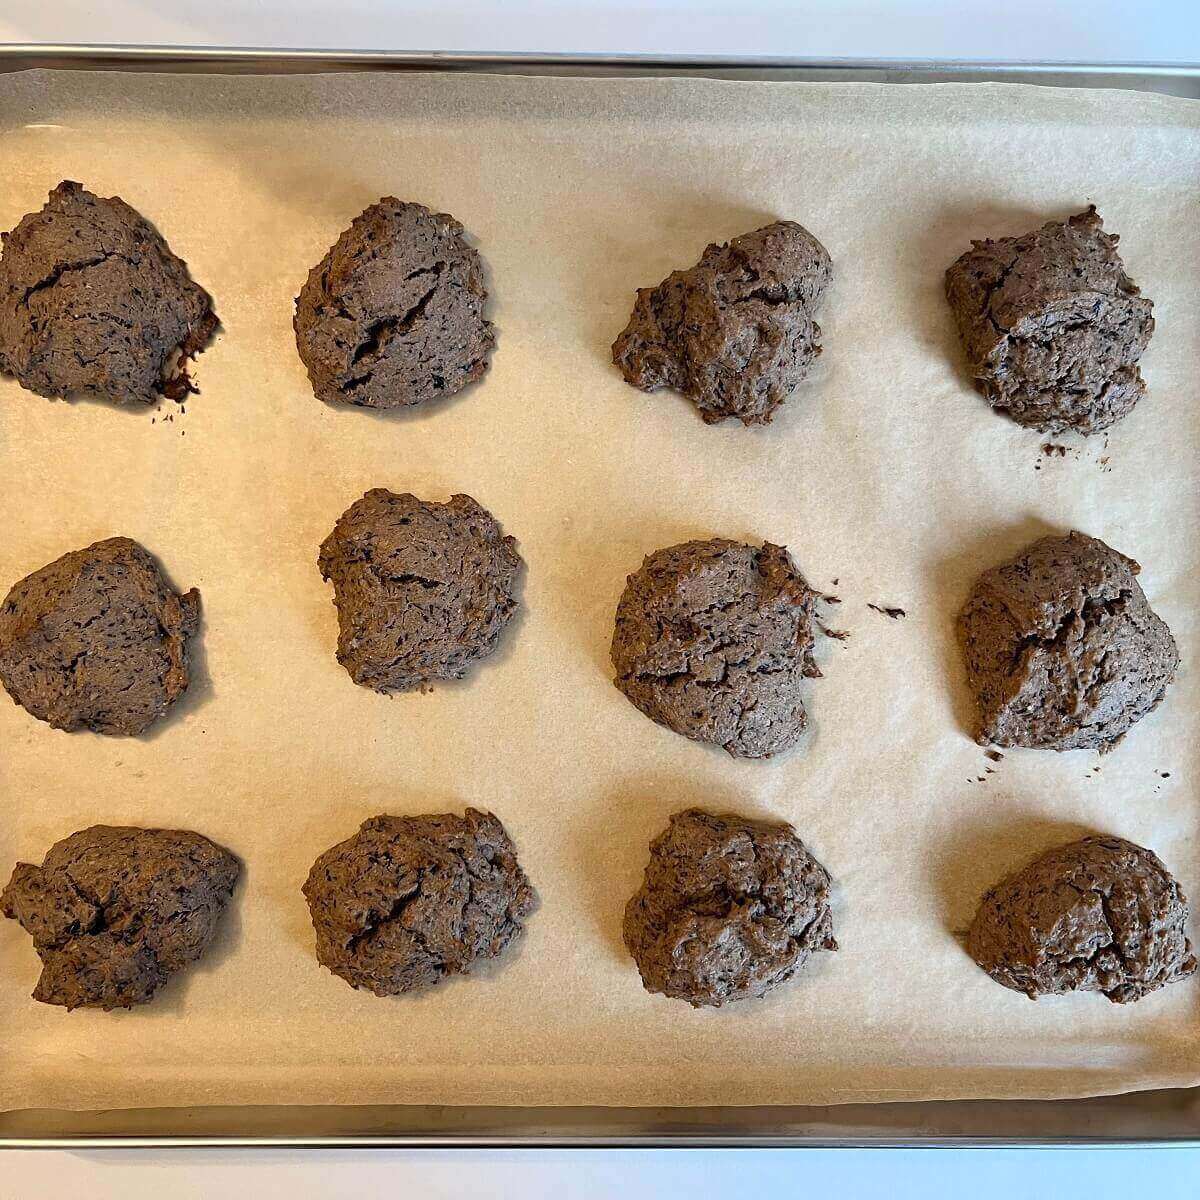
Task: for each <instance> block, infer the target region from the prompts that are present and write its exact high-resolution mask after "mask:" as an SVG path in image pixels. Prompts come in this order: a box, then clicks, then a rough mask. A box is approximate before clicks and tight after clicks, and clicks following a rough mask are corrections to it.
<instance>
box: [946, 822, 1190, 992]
mask: <svg viewBox="0 0 1200 1200" xmlns="http://www.w3.org/2000/svg"><path fill="white" fill-rule="evenodd" d="M1187 923H1188V906H1187V898H1186V897H1185V896H1184V894H1183V893H1182V892H1181V891H1180V890H1179V884H1177V883H1176V882H1175V880H1174V879H1173V878H1172V877H1171V875H1170V873H1169V872H1168V871H1167V869H1166V867H1164V866H1163V864H1162V862H1161V861H1160V860H1159V858H1158V856H1157V855H1155V854H1153V853H1151V851H1149V850H1146V849H1144V848H1143V847H1141V846H1135V845H1134V844H1133V842H1127V841H1125V839H1124V838H1118V837H1087V838H1083V839H1082V840H1081V841H1078V842H1071V843H1070V844H1069V845H1066V846H1059V847H1058V848H1057V849H1055V850H1050V851H1048V852H1047V853H1045V854H1043V855H1042V856H1041V857H1040V858H1037V859H1035V860H1034V861H1033V862H1031V863H1030V864H1029V865H1028V866H1027V867H1025V868H1024V870H1021V871H1018V872H1016V873H1015V874H1013V875H1010V876H1009V877H1008V878H1007V879H1004V880H1002V881H1001V882H1000V883H998V884H997V885H996V886H995V887H994V888H992V889H991V890H990V891H989V892H988V893H987V894H986V895H985V896H984V897H983V901H982V903H981V904H980V906H979V912H978V914H977V915H976V917H975V920H974V922H972V924H971V928H970V930H969V932H968V934H967V953H969V954H970V955H971V957H972V958H973V959H974V960H975V961H976V962H977V963H978V964H979V965H980V966H981V967H982V968H983V969H984V970H985V971H986V972H987V973H988V974H989V975H990V976H991V977H992V978H993V979H994V980H995V981H996V982H997V983H1000V984H1003V985H1004V986H1005V987H1006V988H1012V989H1013V990H1014V991H1017V992H1024V993H1025V995H1027V996H1028V997H1029V998H1030V999H1031V1000H1036V999H1037V998H1038V997H1039V996H1055V995H1061V994H1062V993H1064V992H1101V993H1103V994H1104V995H1105V996H1107V997H1108V999H1109V1000H1111V1001H1113V1003H1114V1004H1126V1003H1129V1002H1130V1001H1133V1000H1140V999H1141V998H1142V997H1143V996H1148V995H1149V994H1150V993H1151V992H1153V991H1157V990H1158V989H1159V988H1160V987H1163V986H1165V985H1166V984H1168V983H1175V982H1177V981H1178V980H1180V979H1186V978H1187V977H1188V976H1189V975H1191V974H1192V972H1194V971H1195V969H1196V959H1195V956H1194V955H1193V954H1192V947H1191V943H1190V942H1189V941H1188V938H1187Z"/></svg>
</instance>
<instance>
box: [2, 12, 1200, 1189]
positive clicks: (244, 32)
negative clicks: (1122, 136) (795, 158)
mask: <svg viewBox="0 0 1200 1200" xmlns="http://www.w3.org/2000/svg"><path fill="white" fill-rule="evenodd" d="M0 41H8V42H18V41H51V42H107V43H121V42H131V43H184V44H187V43H190V44H196V45H203V44H210V45H211V44H220V45H250V46H253V45H258V46H309V47H330V48H335V47H338V48H376V49H408V50H434V49H442V50H527V51H537V50H541V51H576V52H587V51H592V52H615V51H626V52H644V53H680V54H771V55H795V56H805V57H826V56H831V57H860V58H861V57H891V58H902V57H943V58H951V57H958V58H990V59H1011V58H1032V59H1051V60H1123V61H1161V62H1196V61H1200V17H1198V16H1197V9H1196V5H1195V0H1141V2H1131V3H1119V2H1118V0H1071V2H1067V0H1059V2H1054V0H1011V2H1009V3H1004V4H998V3H992V2H986V0H984V2H975V3H972V2H970V0H930V2H928V3H924V4H920V3H916V2H914V0H907V2H906V0H846V2H843V3H827V4H825V5H822V4H818V3H815V2H814V0H800V2H793V3H788V2H787V0H741V2H740V3H730V2H729V0H724V2H721V0H700V2H699V3H695V4H689V3H688V2H687V0H653V2H650V0H643V3H640V4H638V3H635V2H634V0H581V2H580V3H572V2H571V0H563V2H562V3H553V2H552V0H541V2H539V3H533V2H529V0H507V3H500V2H499V0H491V2H487V0H470V2H467V3H462V4H450V3H444V4H432V3H428V0H426V3H411V2H401V0H52V2H50V3H47V2H46V0H2V3H0ZM2 1052H3V1048H2V1043H0V1053H2ZM1198 1170H1200V1152H1197V1151H1190V1150H1157V1151H1126V1150H1074V1151H1045V1150H1043V1151H1025V1152H1014V1151H986V1152H980V1151H939V1152H933V1151H925V1152H906V1151H858V1152H848V1151H841V1152H828V1151H759V1152H724V1153H710V1152H689V1151H674V1152H643V1153H601V1152H579V1153H575V1154H569V1153H566V1152H549V1151H546V1152H537V1153H533V1152H526V1153H512V1152H475V1153H466V1152H459V1153H451V1152H441V1153H427V1152H423V1153H409V1154H399V1153H384V1152H357V1153H354V1154H334V1153H319V1154H318V1153H314V1152H309V1153H292V1154H283V1153H279V1152H272V1153H263V1154H257V1153H256V1154H251V1153H247V1152H242V1153H232V1152H223V1151H221V1152H218V1151H210V1152H194V1153H190V1154H185V1153H181V1152H162V1153H153V1154H151V1153H141V1154H133V1153H124V1152H120V1153H118V1152H110V1153H107V1154H102V1153H91V1154H66V1153H53V1154H51V1153H35V1152H15V1151H9V1152H3V1153H0V1200H27V1198H33V1197H39V1198H40V1197H52V1196H66V1195H84V1196H87V1197H89V1200H106V1198H107V1197H118V1196H119V1197H121V1198H122V1200H142V1198H143V1197H144V1198H147V1200H149V1198H150V1197H155V1198H157V1197H160V1196H165V1195H169V1196H171V1197H172V1200H191V1198H192V1197H209V1196H244V1195H254V1196H255V1197H257V1198H259V1200H273V1198H274V1197H287V1198H288V1200H306V1198H308V1197H322V1198H327V1197H328V1198H335V1197H341V1196H351V1195H353V1196H356V1197H362V1198H363V1200H366V1198H369V1197H374V1196H384V1195H387V1196H389V1197H392V1196H403V1195H405V1194H406V1193H411V1194H420V1195H421V1196H422V1197H428V1198H429V1200H438V1198H440V1197H457V1196H464V1195H490V1196H494V1197H497V1198H498V1200H503V1198H507V1197H521V1198H522V1200H524V1198H525V1197H538V1196H555V1197H562V1198H563V1200H572V1198H574V1197H588V1198H590V1197H607V1196H614V1195H621V1196H623V1197H625V1198H626V1200H637V1198H638V1197H643V1196H644V1197H650V1196H655V1197H657V1196H668V1195H687V1196H689V1197H697V1198H699V1197H704V1196H709V1195H721V1196H722V1197H725V1198H728V1200H737V1198H740V1197H750V1196H755V1197H764V1196H772V1195H790V1194H795V1193H797V1192H799V1191H804V1192H809V1191H812V1192H818V1193H819V1191H820V1190H821V1189H822V1188H836V1189H837V1190H838V1191H839V1192H840V1193H842V1194H844V1195H847V1196H850V1197H857V1196H871V1195H878V1194H884V1193H886V1194H887V1195H889V1196H890V1197H893V1198H894V1200H905V1198H907V1197H910V1196H911V1197H918V1196H919V1197H923V1198H924V1197H928V1198H930V1200H933V1198H936V1197H941V1196H946V1197H949V1196H956V1197H957V1196H961V1195H963V1194H964V1193H965V1192H969V1194H970V1195H972V1197H974V1198H975V1200H988V1197H992V1196H995V1197H1000V1196H1010V1195H1020V1196H1031V1197H1034V1196H1049V1195H1068V1196H1069V1195H1084V1194H1086V1195H1089V1196H1091V1197H1095V1198H1096V1200H1102V1198H1105V1197H1110V1196H1111V1197H1116V1196H1125V1195H1130V1194H1135V1195H1145V1196H1149V1197H1153V1198H1154V1200H1170V1198H1173V1197H1177V1196H1178V1197H1183V1196H1189V1197H1190V1196H1193V1195H1194V1194H1195V1178H1196V1175H1197V1171H1198Z"/></svg>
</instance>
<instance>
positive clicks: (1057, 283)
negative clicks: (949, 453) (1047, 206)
mask: <svg viewBox="0 0 1200 1200" xmlns="http://www.w3.org/2000/svg"><path fill="white" fill-rule="evenodd" d="M946 297H947V299H948V300H949V301H950V308H951V310H952V311H953V313H954V319H955V321H956V322H957V324H958V332H959V336H960V337H961V338H962V343H963V347H964V349H965V350H966V352H967V360H968V362H969V363H970V366H971V371H972V373H973V374H974V376H975V386H976V387H977V388H978V389H979V390H980V391H981V392H982V393H983V395H984V396H986V397H987V400H988V402H989V403H990V404H991V405H992V407H993V408H995V409H998V410H999V411H1001V412H1005V413H1007V414H1008V415H1009V416H1010V417H1012V419H1013V420H1014V421H1016V422H1017V423H1018V424H1021V425H1028V426H1031V427H1032V428H1034V429H1040V430H1042V431H1043V432H1045V433H1061V432H1063V431H1065V430H1073V431H1074V432H1076V433H1083V434H1089V433H1097V432H1099V431H1100V430H1102V429H1107V428H1108V427H1109V426H1110V425H1113V424H1115V423H1116V422H1117V421H1119V420H1120V419H1121V418H1122V417H1123V416H1125V415H1126V414H1127V413H1128V412H1129V411H1130V410H1131V409H1132V408H1133V406H1134V405H1135V404H1136V403H1137V402H1138V400H1140V399H1141V397H1142V393H1143V392H1144V391H1145V390H1146V385H1145V383H1144V382H1143V381H1142V373H1141V371H1140V370H1139V369H1138V365H1137V364H1138V359H1140V358H1141V356H1142V352H1143V351H1144V350H1145V349H1146V345H1147V343H1148V342H1149V341H1150V335H1151V333H1153V331H1154V318H1153V317H1152V316H1151V315H1150V314H1151V311H1152V309H1153V307H1154V306H1153V305H1152V304H1151V302H1150V301H1149V300H1147V299H1146V297H1145V296H1143V295H1142V294H1141V292H1139V291H1138V289H1137V287H1136V285H1135V284H1134V282H1133V280H1131V279H1130V278H1129V276H1128V275H1126V274H1125V267H1124V264H1123V263H1122V262H1121V256H1120V255H1119V254H1118V253H1117V237H1116V235H1115V234H1110V233H1105V232H1104V227H1103V222H1102V221H1101V220H1100V215H1099V214H1098V213H1097V212H1096V207H1095V205H1092V206H1091V207H1090V208H1088V209H1087V211H1086V212H1081V213H1077V214H1076V215H1075V216H1073V217H1069V218H1068V219H1067V220H1065V221H1050V222H1048V223H1047V224H1045V225H1043V226H1042V227H1041V229H1035V230H1034V231H1033V232H1032V233H1026V234H1024V235H1022V236H1021V237H1011V238H1001V239H1000V240H999V241H991V240H988V241H982V242H978V241H977V242H972V244H971V249H970V250H968V251H967V252H966V254H964V255H963V256H962V257H961V258H959V259H958V261H957V262H955V263H954V264H953V265H952V266H951V267H950V269H949V270H948V271H947V272H946Z"/></svg>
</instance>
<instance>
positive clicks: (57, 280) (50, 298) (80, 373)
mask: <svg viewBox="0 0 1200 1200" xmlns="http://www.w3.org/2000/svg"><path fill="white" fill-rule="evenodd" d="M3 239H4V252H3V254H2V255H0V371H3V372H5V373H7V374H9V375H15V376H16V377H17V380H18V382H19V383H20V384H21V386H22V387H24V388H28V389H29V391H31V392H36V393H37V394H38V395H39V396H58V397H75V396H91V397H94V398H97V399H100V400H109V401H112V402H113V403H114V404H155V403H156V402H157V401H158V399H159V397H160V396H162V395H168V396H173V397H175V398H176V399H179V398H182V396H184V395H185V394H186V393H187V392H188V391H189V390H192V389H191V387H190V384H189V382H188V378H187V372H186V366H187V360H188V359H190V358H194V357H195V356H196V355H197V354H199V353H200V351H201V350H203V349H204V347H205V346H206V345H207V344H208V341H209V339H210V338H211V337H212V335H213V333H214V332H215V331H216V329H217V326H218V324H219V322H218V321H217V317H216V314H215V313H214V312H213V308H212V297H211V296H209V294H208V293H207V292H206V291H205V290H204V289H203V288H202V287H200V285H199V284H197V283H195V282H193V280H192V277H191V276H190V275H189V274H188V269H187V263H185V262H184V261H183V260H182V259H180V258H177V257H176V256H175V255H174V254H172V253H171V250H170V248H169V247H168V246H167V243H166V242H165V241H163V239H162V236H161V235H160V234H159V233H158V231H157V230H156V229H155V228H154V227H153V226H152V225H151V224H150V223H149V222H148V221H147V220H146V219H145V218H144V217H143V216H142V215H141V214H140V213H138V212H136V211H135V210H134V209H132V208H130V207H129V205H128V204H126V203H125V202H124V201H123V200H121V199H119V198H117V197H116V196H113V197H111V198H109V199H104V198H103V197H101V196H93V195H92V193H91V192H89V191H87V190H85V189H84V188H83V187H81V186H80V185H79V184H78V183H72V182H70V181H66V182H64V183H60V184H59V185H58V187H56V188H55V189H54V191H52V192H51V193H50V199H49V201H48V202H47V204H46V206H45V207H44V208H43V209H42V210H41V211H40V212H36V213H30V214H29V215H28V216H25V217H22V218H21V220H20V222H19V223H18V225H17V227H16V228H15V229H14V230H12V232H10V233H6V234H4V235H3Z"/></svg>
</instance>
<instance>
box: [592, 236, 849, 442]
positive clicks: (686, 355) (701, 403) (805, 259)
mask: <svg viewBox="0 0 1200 1200" xmlns="http://www.w3.org/2000/svg"><path fill="white" fill-rule="evenodd" d="M832 275H833V267H832V264H831V262H830V259H829V252H828V251H827V250H826V249H825V247H824V246H822V245H821V243H820V242H818V241H817V239H816V238H815V237H813V235H812V234H811V233H809V232H808V230H807V229H805V228H804V227H803V226H802V225H797V224H796V223H795V222H794V221H777V222H775V224H773V225H767V226H765V227H764V228H762V229H756V230H755V231H754V232H753V233H744V234H742V236H741V237H735V238H734V239H733V240H732V241H730V242H727V243H726V244H725V245H723V246H718V245H715V244H714V245H710V246H709V247H708V249H707V250H705V251H704V255H703V257H702V258H701V259H700V261H699V262H698V263H697V264H696V265H695V266H694V267H690V268H689V269H688V270H686V271H672V272H671V274H670V275H668V276H667V278H666V279H664V280H663V281H662V283H660V284H659V285H658V286H657V287H654V288H638V293H637V303H636V304H635V305H634V309H633V315H632V316H631V317H630V318H629V324H628V325H627V326H626V327H625V330H624V332H623V333H622V334H621V336H620V337H618V338H617V340H616V341H615V342H614V343H613V362H614V363H616V365H617V366H618V367H620V368H621V373H622V374H623V375H624V376H625V379H626V381H627V382H629V383H631V384H633V386H634V387H636V388H641V389H642V391H645V392H654V391H657V390H658V389H659V388H673V389H674V390H675V391H678V392H682V393H683V394H684V395H685V396H687V398H688V399H689V400H691V402H692V403H693V404H694V405H695V406H696V408H697V409H698V410H699V412H700V415H701V417H703V418H704V420H705V421H706V422H708V423H709V424H710V425H711V424H713V423H715V422H717V421H723V420H725V418H726V417H737V419H738V420H739V421H741V422H742V424H743V425H765V424H766V423H767V422H768V421H770V419H771V417H772V416H773V415H774V413H775V410H776V409H777V408H778V407H779V406H780V405H781V404H782V403H783V402H784V401H785V400H786V399H787V398H788V396H790V395H791V393H792V391H793V390H794V389H795V387H796V385H797V384H798V383H800V382H801V381H802V380H803V379H805V378H806V377H807V375H808V373H809V371H810V370H811V369H812V365H813V362H814V361H815V360H816V357H817V355H818V354H820V353H821V347H820V344H819V338H820V336H821V327H820V326H819V325H818V324H817V323H816V321H815V320H814V317H815V315H816V313H817V311H818V310H819V308H820V306H821V299H822V297H823V295H824V293H825V289H826V288H827V287H828V286H829V281H830V279H831V278H832Z"/></svg>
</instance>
